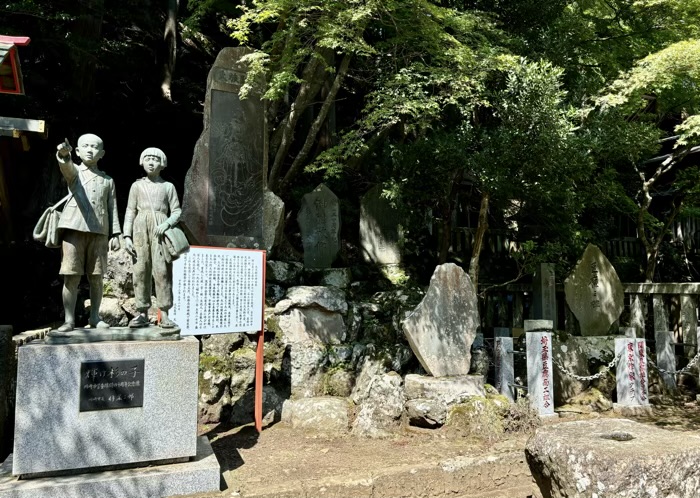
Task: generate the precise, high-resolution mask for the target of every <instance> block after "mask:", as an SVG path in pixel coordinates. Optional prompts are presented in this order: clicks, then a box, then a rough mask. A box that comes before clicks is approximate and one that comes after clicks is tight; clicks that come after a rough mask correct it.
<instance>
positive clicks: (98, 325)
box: [90, 320, 109, 329]
mask: <svg viewBox="0 0 700 498" xmlns="http://www.w3.org/2000/svg"><path fill="white" fill-rule="evenodd" d="M90 328H91V329H108V328H109V323H107V322H105V321H104V320H100V321H99V322H97V323H94V322H90Z"/></svg>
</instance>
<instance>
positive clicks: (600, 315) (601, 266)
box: [564, 244, 625, 336]
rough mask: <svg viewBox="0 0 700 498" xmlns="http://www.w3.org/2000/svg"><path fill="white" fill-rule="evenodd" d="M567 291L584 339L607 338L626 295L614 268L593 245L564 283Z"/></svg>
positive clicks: (568, 301)
mask: <svg viewBox="0 0 700 498" xmlns="http://www.w3.org/2000/svg"><path fill="white" fill-rule="evenodd" d="M564 291H565V293H566V302H567V303H568V305H569V307H570V308H571V311H572V312H573V313H574V315H576V318H577V319H578V321H579V325H580V327H581V335H584V336H595V335H606V334H607V333H608V331H609V329H610V326H611V325H612V324H613V322H614V321H615V320H617V319H618V318H619V317H620V314H621V313H622V309H623V307H624V299H625V294H624V290H623V288H622V283H621V282H620V279H619V278H618V276H617V273H616V272H615V268H613V266H612V265H611V264H610V261H608V258H606V257H605V255H604V254H603V253H602V252H601V251H600V249H598V247H597V246H594V245H593V244H588V247H586V250H585V251H584V253H583V257H582V258H581V260H580V261H579V262H578V264H577V265H576V268H574V271H573V272H572V273H571V275H569V277H568V278H567V279H566V280H565V281H564Z"/></svg>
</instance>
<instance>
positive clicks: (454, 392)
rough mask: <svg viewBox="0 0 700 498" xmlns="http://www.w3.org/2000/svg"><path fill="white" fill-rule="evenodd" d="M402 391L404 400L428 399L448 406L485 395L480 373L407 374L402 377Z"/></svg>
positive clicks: (482, 378)
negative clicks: (455, 374) (459, 374)
mask: <svg viewBox="0 0 700 498" xmlns="http://www.w3.org/2000/svg"><path fill="white" fill-rule="evenodd" d="M403 393H404V397H405V398H406V400H411V399H430V400H434V401H440V402H443V403H445V404H446V405H448V406H449V405H453V404H455V403H460V402H462V401H464V399H466V398H468V397H470V396H485V395H486V392H485V391H484V377H483V376H482V375H463V376H459V377H430V376H427V375H418V374H408V375H406V377H405V378H404V391H403Z"/></svg>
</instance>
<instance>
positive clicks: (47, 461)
mask: <svg viewBox="0 0 700 498" xmlns="http://www.w3.org/2000/svg"><path fill="white" fill-rule="evenodd" d="M198 367H199V342H198V341H197V339H195V338H193V337H186V338H183V339H182V340H178V341H138V342H137V341H122V342H88V343H83V344H60V345H57V344H45V343H41V342H31V343H29V344H25V345H23V346H21V347H20V348H19V349H18V352H17V396H16V409H15V439H14V451H13V455H12V474H13V475H14V476H20V477H21V478H32V477H35V478H38V477H41V478H42V479H45V476H46V475H47V474H48V473H50V474H52V475H56V474H57V473H60V474H65V473H70V474H72V478H73V479H76V476H75V474H81V473H90V472H94V471H104V470H105V468H106V467H109V468H110V469H112V470H111V471H112V472H116V470H114V469H117V468H118V469H120V470H119V471H118V472H122V473H123V474H120V475H123V476H128V475H130V474H129V472H133V473H134V476H136V475H140V474H148V472H146V471H144V470H142V469H133V468H132V469H131V470H123V469H125V468H126V467H143V466H144V465H158V468H159V469H166V467H167V469H166V470H163V472H164V473H165V474H163V475H166V474H167V475H168V476H170V477H172V475H171V474H172V473H173V472H172V470H173V469H175V468H176V467H174V466H162V465H161V464H162V463H163V462H164V461H169V462H173V461H183V460H186V461H187V460H189V461H190V462H189V463H178V464H173V465H184V466H187V465H190V466H191V464H192V461H191V460H192V459H193V458H195V457H196V456H197V455H198V452H199V454H200V455H201V454H202V451H205V450H203V449H202V447H201V445H202V444H203V443H201V442H200V443H199V447H198V441H197V395H198V392H197V383H198ZM204 460H206V458H204ZM215 460H216V458H214V460H213V461H215ZM200 461H201V459H200ZM207 462H212V460H211V459H209V460H207ZM208 464H209V463H208ZM149 468H151V469H153V468H156V467H149ZM193 468H196V466H194V467H193ZM182 472H184V474H183V475H191V471H190V470H189V469H185V468H183V471H182ZM208 473H210V471H209V470H207V471H206V475H209V474H208ZM110 475H111V474H110ZM217 476H218V471H217ZM170 477H168V478H170ZM81 479H82V478H81ZM86 479H87V478H86ZM110 479H111V477H110ZM125 479H127V481H128V478H125ZM173 479H174V477H173ZM187 479H190V477H188V478H187ZM203 479H204V480H205V481H206V480H207V479H209V481H211V482H213V480H211V479H210V478H206V477H205V478H203ZM209 481H208V482H209ZM148 482H150V481H148ZM150 485H151V484H149V486H150ZM129 486H131V484H129ZM154 489H156V488H154ZM209 489H212V488H211V487H210V488H209ZM215 489H218V477H217V479H216V486H215ZM108 495H109V496H112V494H109V493H88V494H82V495H64V494H61V493H58V494H54V495H50V494H49V495H47V496H108ZM116 495H120V494H118V493H117V494H115V495H114V496H116ZM122 495H123V496H141V495H138V494H133V495H132V494H131V493H122V494H121V495H120V496H122ZM0 496H2V495H0ZM8 496H9V495H8ZM12 496H14V495H12ZM143 496H162V495H156V494H151V493H150V492H149V493H146V494H144V495H143Z"/></svg>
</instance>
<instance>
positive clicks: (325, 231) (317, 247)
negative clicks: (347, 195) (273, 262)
mask: <svg viewBox="0 0 700 498" xmlns="http://www.w3.org/2000/svg"><path fill="white" fill-rule="evenodd" d="M298 220H299V227H300V228H301V242H302V244H303V246H304V266H306V267H307V268H330V267H331V265H332V264H333V261H335V258H336V257H337V256H338V251H339V250H340V207H339V205H338V197H336V195H335V194H334V193H333V192H331V190H330V189H329V188H328V187H326V186H325V185H324V184H320V185H319V186H318V187H316V188H315V189H314V191H313V192H310V193H308V194H306V195H305V196H304V197H303V198H302V199H301V209H299V216H298Z"/></svg>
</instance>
